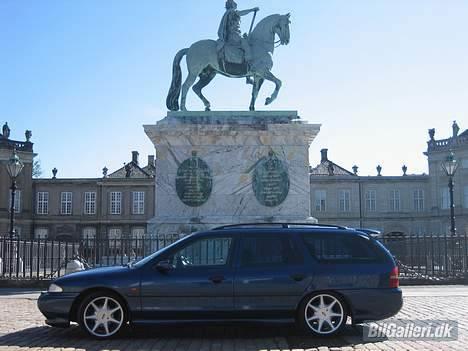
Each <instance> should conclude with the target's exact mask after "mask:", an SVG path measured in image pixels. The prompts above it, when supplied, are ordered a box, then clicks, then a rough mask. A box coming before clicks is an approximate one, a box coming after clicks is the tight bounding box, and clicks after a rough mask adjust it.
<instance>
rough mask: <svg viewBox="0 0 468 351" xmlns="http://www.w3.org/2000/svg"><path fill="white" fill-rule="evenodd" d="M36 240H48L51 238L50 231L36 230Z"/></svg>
mask: <svg viewBox="0 0 468 351" xmlns="http://www.w3.org/2000/svg"><path fill="white" fill-rule="evenodd" d="M34 238H35V239H36V240H37V239H40V240H46V239H48V238H49V229H48V228H36V229H35V230H34Z"/></svg>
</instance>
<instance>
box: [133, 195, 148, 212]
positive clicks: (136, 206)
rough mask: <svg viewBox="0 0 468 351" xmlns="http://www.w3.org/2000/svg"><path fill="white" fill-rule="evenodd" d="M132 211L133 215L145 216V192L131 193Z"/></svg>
mask: <svg viewBox="0 0 468 351" xmlns="http://www.w3.org/2000/svg"><path fill="white" fill-rule="evenodd" d="M132 197H133V211H132V213H133V214H134V215H143V214H145V192H144V191H134V192H133V196H132Z"/></svg>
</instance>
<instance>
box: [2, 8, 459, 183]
mask: <svg viewBox="0 0 468 351" xmlns="http://www.w3.org/2000/svg"><path fill="white" fill-rule="evenodd" d="M238 2H239V7H240V8H241V9H243V8H250V7H254V6H259V7H260V9H261V11H260V13H259V15H258V17H259V18H261V17H263V16H266V15H269V14H272V13H287V12H291V13H292V27H291V31H292V33H291V44H290V45H289V46H287V47H280V48H278V49H277V51H276V52H275V55H274V61H275V67H274V73H275V74H276V75H277V76H278V77H279V78H280V79H282V80H283V82H284V85H283V89H282V91H281V93H280V96H279V98H278V100H277V101H276V102H275V103H274V104H273V105H271V106H269V107H268V108H265V107H261V108H262V109H273V110H274V109H297V110H299V112H300V115H301V116H302V118H304V119H307V120H308V121H310V122H312V123H321V124H323V127H322V131H321V133H320V135H319V136H318V138H317V139H316V140H315V141H314V143H313V145H312V147H311V164H312V165H315V164H316V163H318V162H319V150H320V149H321V148H325V147H326V148H329V149H330V151H329V154H330V158H331V159H332V160H334V161H335V162H337V163H338V164H341V165H343V166H344V167H347V168H351V167H352V166H353V165H354V164H357V165H359V166H360V170H361V174H363V175H367V174H375V173H376V171H375V167H376V166H377V164H382V166H383V174H387V175H389V174H400V173H401V165H402V164H403V163H406V164H407V165H408V167H409V172H410V173H422V172H427V165H426V160H425V157H424V156H423V155H422V152H423V151H424V148H425V146H426V141H427V140H428V137H427V129H428V128H432V127H435V128H437V134H436V137H439V138H442V137H448V136H449V135H450V133H451V129H450V127H451V123H452V121H453V120H454V119H457V120H458V122H459V124H460V127H461V128H462V130H464V129H466V128H468V60H467V58H468V45H467V33H468V21H467V18H468V1H466V0H450V1H441V0H413V1H407V0H391V1H390V0H386V1H383V0H382V1H374V0H367V1H364V0H353V1H346V0H340V1H337V0H303V1H302V0H301V1H300V0H292V1H286V0H256V1H254V0H239V1H238ZM223 11H224V0H203V1H194V0H177V1H174V0H139V1H130V0H126V1H120V0H100V1H95V0H80V1H59V0H56V1H48V0H41V1H18V0H1V1H0V53H1V55H0V121H1V122H2V124H3V122H4V121H8V122H9V124H10V126H11V128H12V137H14V138H16V139H20V140H23V139H24V130H25V129H31V130H32V131H33V141H34V142H35V150H36V152H37V153H38V154H39V156H38V157H39V159H40V160H41V162H42V167H43V171H44V174H43V175H44V176H47V177H48V176H50V174H51V172H50V170H51V169H52V168H53V167H57V168H58V169H59V176H60V177H95V176H100V175H101V169H102V167H104V166H107V167H109V168H110V169H111V170H113V169H116V168H118V167H120V166H121V165H122V163H123V162H126V161H128V160H129V159H130V152H131V151H132V150H139V151H140V155H141V157H143V158H145V159H146V155H147V154H151V153H154V150H153V146H152V144H151V142H150V141H149V140H148V138H147V137H146V135H145V134H144V132H143V127H142V125H143V124H149V123H155V122H156V121H157V120H159V119H161V118H163V117H164V116H165V114H166V109H165V98H166V93H167V89H168V86H169V83H170V79H171V65H172V60H173V58H174V55H175V53H176V52H177V51H178V50H179V49H181V48H184V47H187V46H189V45H190V44H191V43H193V42H195V41H197V40H199V39H205V38H216V32H217V28H218V23H219V21H220V18H221V16H222V14H223ZM249 24H250V17H246V18H245V19H244V21H243V30H244V31H247V30H248V27H249ZM184 73H185V71H184ZM272 89H273V86H272V85H270V84H266V85H265V86H264V88H263V90H262V93H261V96H260V99H259V102H261V101H264V98H265V96H267V95H269V94H270V93H271V91H272ZM206 95H207V96H208V97H209V99H210V100H211V102H212V106H213V108H214V109H246V108H247V107H248V103H249V98H250V88H249V87H247V86H246V85H245V84H244V82H243V81H241V80H228V79H226V78H223V77H217V78H216V80H215V81H214V82H213V84H212V85H211V86H210V87H208V88H207V89H206ZM188 106H189V108H191V109H193V110H199V109H202V105H201V103H200V102H199V101H198V100H197V99H194V98H193V94H192V95H191V98H190V99H189V103H188Z"/></svg>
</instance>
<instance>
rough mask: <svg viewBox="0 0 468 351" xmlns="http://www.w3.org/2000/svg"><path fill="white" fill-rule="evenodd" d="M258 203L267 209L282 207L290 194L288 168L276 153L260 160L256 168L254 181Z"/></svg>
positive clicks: (253, 185)
mask: <svg viewBox="0 0 468 351" xmlns="http://www.w3.org/2000/svg"><path fill="white" fill-rule="evenodd" d="M252 187H253V191H254V193H255V197H256V198H257V200H258V202H260V203H261V204H262V205H264V206H267V207H276V206H279V205H281V204H282V203H283V202H284V200H286V197H287V196H288V193H289V173H288V168H287V166H286V165H285V164H284V162H283V161H281V160H280V159H279V158H278V157H277V156H276V155H275V154H274V152H272V151H270V153H269V155H268V157H264V158H263V159H262V160H260V161H259V162H258V164H257V166H256V167H255V170H254V174H253V181H252Z"/></svg>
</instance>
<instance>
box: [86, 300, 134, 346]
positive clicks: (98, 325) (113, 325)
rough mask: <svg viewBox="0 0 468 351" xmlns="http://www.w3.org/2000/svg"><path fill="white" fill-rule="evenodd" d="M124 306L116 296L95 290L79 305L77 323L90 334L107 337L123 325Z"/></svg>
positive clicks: (124, 319)
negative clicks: (95, 291)
mask: <svg viewBox="0 0 468 351" xmlns="http://www.w3.org/2000/svg"><path fill="white" fill-rule="evenodd" d="M126 321H127V315H126V311H125V306H124V304H123V303H122V301H121V300H120V298H118V297H117V296H115V295H113V294H110V293H106V292H97V293H93V294H90V295H89V296H87V297H86V298H85V299H84V300H83V302H82V303H81V305H80V309H79V324H80V326H81V328H82V329H83V330H84V331H85V332H86V333H88V334H89V335H90V336H92V337H94V338H98V339H107V338H110V337H112V336H115V335H117V334H118V333H119V332H121V331H122V329H123V328H124V327H125V325H126Z"/></svg>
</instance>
